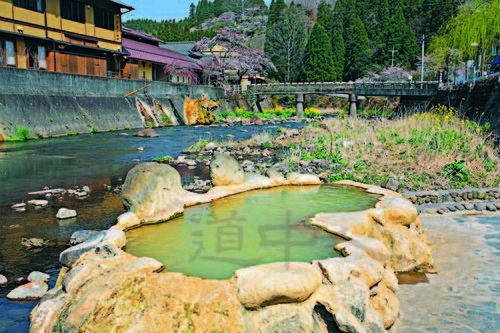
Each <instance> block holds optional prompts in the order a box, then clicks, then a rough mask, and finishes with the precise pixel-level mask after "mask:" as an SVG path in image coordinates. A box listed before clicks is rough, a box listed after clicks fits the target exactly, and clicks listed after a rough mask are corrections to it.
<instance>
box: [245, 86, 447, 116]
mask: <svg viewBox="0 0 500 333" xmlns="http://www.w3.org/2000/svg"><path fill="white" fill-rule="evenodd" d="M438 90H439V82H437V81H424V82H409V81H405V82H359V83H355V82H347V83H346V82H312V83H265V84H250V85H248V87H247V93H248V95H249V97H250V98H251V99H255V101H256V105H257V108H258V109H259V111H261V112H262V107H261V106H260V99H259V96H261V95H296V96H297V115H298V116H300V115H303V114H304V95H306V94H321V95H332V94H342V95H349V103H350V106H349V115H350V116H353V117H355V116H356V102H357V98H358V96H396V97H402V96H407V97H415V98H430V97H432V96H434V95H436V94H437V92H438Z"/></svg>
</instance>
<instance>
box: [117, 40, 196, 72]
mask: <svg viewBox="0 0 500 333" xmlns="http://www.w3.org/2000/svg"><path fill="white" fill-rule="evenodd" d="M122 45H123V51H125V52H127V53H129V54H130V57H131V58H134V59H138V60H143V61H150V62H156V63H160V64H172V63H174V62H175V63H176V64H177V65H179V66H182V67H186V68H189V69H201V67H200V66H198V65H197V64H195V63H194V62H193V61H192V60H191V59H190V58H189V57H186V56H184V55H182V54H180V53H177V52H174V51H172V50H169V49H166V48H163V47H159V46H154V45H151V44H146V43H141V42H138V41H135V40H131V39H127V38H123V39H122Z"/></svg>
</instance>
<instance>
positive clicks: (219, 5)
mask: <svg viewBox="0 0 500 333" xmlns="http://www.w3.org/2000/svg"><path fill="white" fill-rule="evenodd" d="M212 7H213V11H214V16H216V17H219V16H220V15H221V14H222V13H224V0H214V2H213V6H212Z"/></svg>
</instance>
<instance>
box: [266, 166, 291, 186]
mask: <svg viewBox="0 0 500 333" xmlns="http://www.w3.org/2000/svg"><path fill="white" fill-rule="evenodd" d="M266 176H267V177H269V178H270V179H271V181H272V182H273V184H274V185H284V184H287V180H286V178H285V176H283V174H282V173H281V172H279V171H278V170H276V169H274V168H269V169H267V170H266Z"/></svg>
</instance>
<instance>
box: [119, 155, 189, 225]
mask: <svg viewBox="0 0 500 333" xmlns="http://www.w3.org/2000/svg"><path fill="white" fill-rule="evenodd" d="M181 194H182V186H181V177H180V175H179V173H178V172H177V171H176V170H175V169H174V168H172V167H171V166H169V165H167V164H159V163H143V164H139V165H137V166H136V167H134V168H133V169H132V170H130V171H129V173H128V174H127V178H126V179H125V183H124V184H123V190H122V193H121V199H122V203H123V205H124V206H125V208H126V209H127V210H128V211H130V212H133V213H135V214H136V215H137V217H138V218H139V220H140V221H141V222H143V223H155V222H160V221H165V220H168V219H169V218H171V217H173V216H175V215H177V214H180V213H182V212H183V211H184V202H183V200H182V195H181Z"/></svg>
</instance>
